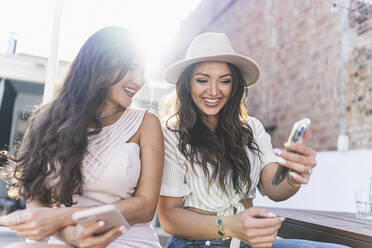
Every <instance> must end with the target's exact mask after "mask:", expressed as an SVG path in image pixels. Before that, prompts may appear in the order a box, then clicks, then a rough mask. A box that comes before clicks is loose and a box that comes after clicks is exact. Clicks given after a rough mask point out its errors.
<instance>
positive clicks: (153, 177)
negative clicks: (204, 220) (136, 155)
mask: <svg viewBox="0 0 372 248" xmlns="http://www.w3.org/2000/svg"><path fill="white" fill-rule="evenodd" d="M140 147H141V165H142V168H141V176H140V178H139V181H138V185H137V189H136V192H135V194H134V196H133V197H131V198H128V199H125V200H121V201H118V202H116V203H115V204H114V205H115V206H116V207H117V208H118V209H119V210H120V211H121V213H122V214H123V215H124V217H125V218H126V219H127V221H128V222H129V224H131V225H133V224H137V223H145V222H149V221H151V220H152V219H153V218H154V214H155V209H156V205H157V202H158V198H159V191H160V183H161V177H162V171H163V163H164V144H163V133H162V130H161V125H160V121H159V119H158V118H157V117H156V116H155V115H154V114H152V113H146V114H145V117H144V120H143V122H142V125H141V127H140Z"/></svg>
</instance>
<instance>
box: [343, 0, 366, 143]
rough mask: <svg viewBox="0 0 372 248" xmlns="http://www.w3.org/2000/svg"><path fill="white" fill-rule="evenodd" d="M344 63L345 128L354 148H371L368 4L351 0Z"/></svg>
mask: <svg viewBox="0 0 372 248" xmlns="http://www.w3.org/2000/svg"><path fill="white" fill-rule="evenodd" d="M350 7H351V8H353V9H358V10H359V11H354V12H349V14H348V18H347V19H348V24H349V27H350V32H349V36H348V38H349V43H350V48H349V53H348V56H347V59H346V63H345V72H346V73H345V91H344V95H345V109H344V111H345V112H344V118H345V129H346V133H347V134H348V135H349V137H350V145H351V147H352V148H354V149H371V148H372V35H371V34H372V32H371V31H372V17H371V16H367V15H366V14H369V15H372V5H368V4H365V3H361V2H359V1H351V2H350Z"/></svg>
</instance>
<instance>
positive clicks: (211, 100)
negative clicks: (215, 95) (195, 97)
mask: <svg viewBox="0 0 372 248" xmlns="http://www.w3.org/2000/svg"><path fill="white" fill-rule="evenodd" d="M204 100H205V101H206V102H209V103H216V102H218V99H208V98H204Z"/></svg>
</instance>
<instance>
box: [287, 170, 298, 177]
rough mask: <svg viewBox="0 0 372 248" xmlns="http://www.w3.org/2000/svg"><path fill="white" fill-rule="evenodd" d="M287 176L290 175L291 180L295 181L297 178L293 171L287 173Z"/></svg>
mask: <svg viewBox="0 0 372 248" xmlns="http://www.w3.org/2000/svg"><path fill="white" fill-rule="evenodd" d="M289 175H290V176H291V177H292V178H293V179H296V178H298V177H299V175H298V174H297V173H296V172H294V171H290V172H289Z"/></svg>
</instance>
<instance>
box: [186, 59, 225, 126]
mask: <svg viewBox="0 0 372 248" xmlns="http://www.w3.org/2000/svg"><path fill="white" fill-rule="evenodd" d="M190 91H191V97H192V99H193V101H194V103H195V105H196V106H197V107H198V108H199V110H200V111H201V112H202V113H204V114H205V115H207V118H208V119H209V121H210V120H218V113H219V112H220V110H221V109H222V108H223V106H225V104H226V103H227V101H228V100H229V98H230V95H231V92H232V75H231V71H230V68H229V66H228V65H227V64H226V63H225V62H217V61H216V62H214V61H213V62H209V61H208V62H202V63H200V64H197V65H196V66H195V68H194V70H193V72H192V76H191V79H190Z"/></svg>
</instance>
